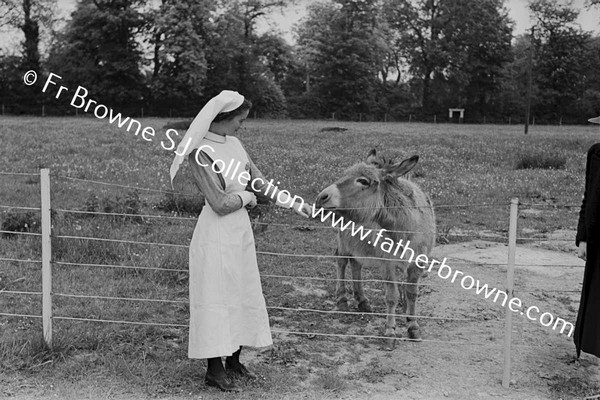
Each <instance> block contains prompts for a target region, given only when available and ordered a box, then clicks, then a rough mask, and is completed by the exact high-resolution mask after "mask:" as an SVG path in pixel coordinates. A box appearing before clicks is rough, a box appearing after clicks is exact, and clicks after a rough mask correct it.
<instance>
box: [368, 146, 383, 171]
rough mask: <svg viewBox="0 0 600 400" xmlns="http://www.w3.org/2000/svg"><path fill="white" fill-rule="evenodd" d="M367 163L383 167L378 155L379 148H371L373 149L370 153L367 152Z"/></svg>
mask: <svg viewBox="0 0 600 400" xmlns="http://www.w3.org/2000/svg"><path fill="white" fill-rule="evenodd" d="M367 164H373V165H375V166H377V167H381V165H380V164H381V163H380V160H379V158H378V157H377V150H375V149H371V151H369V154H367Z"/></svg>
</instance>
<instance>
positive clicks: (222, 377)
mask: <svg viewBox="0 0 600 400" xmlns="http://www.w3.org/2000/svg"><path fill="white" fill-rule="evenodd" d="M207 363H208V366H207V368H206V376H205V377H204V382H206V384H207V385H208V386H214V387H217V388H219V389H221V390H222V391H224V392H239V391H240V389H239V388H238V387H237V386H235V384H234V383H233V382H231V381H230V380H229V379H228V378H227V375H226V374H225V368H223V362H222V361H221V357H215V358H209V359H207Z"/></svg>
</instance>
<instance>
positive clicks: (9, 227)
mask: <svg viewBox="0 0 600 400" xmlns="http://www.w3.org/2000/svg"><path fill="white" fill-rule="evenodd" d="M1 228H2V229H1V230H3V231H10V232H36V233H37V232H40V218H39V217H38V216H37V215H36V213H34V212H31V211H28V212H25V213H23V212H10V211H9V212H5V213H4V216H3V218H2V227H1ZM2 236H4V237H6V238H14V237H16V236H18V235H14V234H11V233H3V234H2Z"/></svg>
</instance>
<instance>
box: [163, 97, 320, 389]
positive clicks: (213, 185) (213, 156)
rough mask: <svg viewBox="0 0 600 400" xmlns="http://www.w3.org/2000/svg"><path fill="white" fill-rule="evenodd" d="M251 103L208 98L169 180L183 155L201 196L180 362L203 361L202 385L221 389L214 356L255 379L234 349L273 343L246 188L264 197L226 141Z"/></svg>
mask: <svg viewBox="0 0 600 400" xmlns="http://www.w3.org/2000/svg"><path fill="white" fill-rule="evenodd" d="M251 106H252V105H251V103H250V102H249V101H247V100H245V99H244V97H243V96H242V95H240V94H239V93H237V92H232V91H223V92H221V93H220V94H219V95H218V96H216V97H214V98H213V99H211V100H210V101H209V102H208V103H207V104H206V106H205V107H204V108H203V109H202V110H201V111H200V113H199V114H198V116H196V118H195V119H194V121H193V122H192V124H191V125H190V128H189V129H188V131H187V132H186V135H185V137H184V138H183V140H182V141H181V144H180V145H179V147H178V149H177V151H176V153H175V154H176V157H175V160H174V161H173V164H172V166H171V179H173V178H174V176H175V174H176V173H177V170H178V168H179V164H180V163H181V162H182V161H183V159H184V158H185V157H186V156H188V157H189V162H190V165H191V170H192V174H193V176H194V180H195V182H196V184H197V186H198V187H199V189H200V191H201V192H202V193H203V194H204V196H205V199H206V204H205V206H204V207H203V209H202V212H201V213H200V216H199V218H198V222H197V224H196V228H195V229H194V234H193V236H192V241H191V243H190V253H189V263H190V268H189V269H190V279H189V289H190V333H189V348H188V357H190V358H199V359H203V358H206V359H208V367H207V371H206V376H205V382H206V384H207V385H210V386H215V387H217V388H219V389H221V390H223V391H239V388H238V387H237V386H236V385H235V383H234V382H233V381H231V380H229V379H228V377H227V374H226V371H225V368H224V367H223V363H222V360H221V357H222V356H226V357H227V358H226V360H225V367H226V368H227V370H228V371H229V372H230V373H232V374H233V375H235V376H241V377H247V378H249V379H255V376H254V375H253V374H252V373H250V372H249V371H248V369H247V368H246V367H245V366H244V365H243V364H242V363H241V362H240V353H241V350H242V346H252V347H264V346H269V345H271V344H272V343H273V342H272V339H271V331H270V328H269V317H268V315H267V310H266V305H265V299H264V297H263V294H262V288H261V282H260V276H259V271H258V266H257V261H256V253H255V247H254V237H253V234H252V227H251V225H250V219H249V217H248V212H247V211H246V207H249V208H252V207H254V206H256V196H255V195H254V193H253V192H252V191H250V189H251V188H252V189H255V190H257V191H261V192H265V191H266V190H267V188H266V186H267V185H266V184H265V182H266V180H265V179H264V178H262V174H261V173H260V171H259V170H258V169H257V168H256V166H255V165H254V164H253V163H252V161H251V160H250V158H249V157H248V155H247V153H246V151H245V150H244V148H243V146H242V144H241V143H240V141H239V140H238V139H237V138H236V137H235V136H233V135H234V134H235V133H236V132H237V130H238V129H239V128H240V127H241V126H242V124H243V122H244V120H245V119H246V118H247V116H248V112H249V110H250V107H251ZM229 165H241V166H242V168H240V169H241V171H239V172H238V173H235V174H233V173H231V168H229V169H228V170H226V166H229ZM219 171H220V172H219ZM249 178H251V179H249ZM247 189H248V190H247ZM270 189H271V190H274V193H275V194H276V196H270V197H269V198H273V197H276V198H278V199H279V200H278V201H276V204H278V205H280V206H284V207H288V208H290V207H292V208H294V210H295V211H296V212H297V213H298V214H300V215H302V216H305V217H308V212H309V211H310V208H309V207H308V205H307V204H304V202H303V201H301V202H292V199H291V198H290V196H288V195H286V193H285V192H283V193H280V192H279V190H278V189H277V188H273V187H272V186H271V188H270ZM272 193H273V192H272ZM277 195H279V196H277ZM294 199H296V197H294Z"/></svg>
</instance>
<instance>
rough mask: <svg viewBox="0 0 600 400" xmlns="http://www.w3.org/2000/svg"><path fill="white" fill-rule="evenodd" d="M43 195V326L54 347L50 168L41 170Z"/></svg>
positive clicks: (45, 338)
mask: <svg viewBox="0 0 600 400" xmlns="http://www.w3.org/2000/svg"><path fill="white" fill-rule="evenodd" d="M40 187H41V196H42V207H41V212H42V326H43V332H44V341H45V342H46V345H47V346H48V347H49V348H50V349H52V266H51V264H50V259H51V255H52V252H51V241H50V233H51V232H50V230H51V220H50V170H49V169H48V168H42V169H41V170H40Z"/></svg>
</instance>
